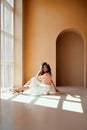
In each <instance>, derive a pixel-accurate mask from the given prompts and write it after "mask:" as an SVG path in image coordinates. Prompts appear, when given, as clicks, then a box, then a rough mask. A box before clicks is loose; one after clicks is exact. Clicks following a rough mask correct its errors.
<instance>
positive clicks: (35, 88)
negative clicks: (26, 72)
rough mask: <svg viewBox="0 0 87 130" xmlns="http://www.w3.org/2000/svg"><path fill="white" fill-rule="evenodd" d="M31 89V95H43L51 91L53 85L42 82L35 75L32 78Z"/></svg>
mask: <svg viewBox="0 0 87 130" xmlns="http://www.w3.org/2000/svg"><path fill="white" fill-rule="evenodd" d="M29 90H30V94H31V95H42V94H48V93H50V92H51V91H52V87H51V86H50V85H48V84H45V83H42V82H40V81H39V80H37V79H36V78H35V77H33V78H31V80H30V84H29ZM53 91H54V90H53Z"/></svg>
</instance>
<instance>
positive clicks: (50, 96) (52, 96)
mask: <svg viewBox="0 0 87 130" xmlns="http://www.w3.org/2000/svg"><path fill="white" fill-rule="evenodd" d="M41 97H43V98H50V99H60V98H61V96H54V95H44V96H41Z"/></svg>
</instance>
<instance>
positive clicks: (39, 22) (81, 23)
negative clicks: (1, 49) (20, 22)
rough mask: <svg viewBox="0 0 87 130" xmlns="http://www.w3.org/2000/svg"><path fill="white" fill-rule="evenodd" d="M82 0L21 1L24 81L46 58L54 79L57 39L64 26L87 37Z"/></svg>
mask: <svg viewBox="0 0 87 130" xmlns="http://www.w3.org/2000/svg"><path fill="white" fill-rule="evenodd" d="M86 14H87V4H86V1H85V0H24V81H25V82H26V81H27V80H28V79H29V78H31V77H32V76H34V75H35V74H36V72H37V71H38V68H39V66H40V64H41V63H42V62H43V61H47V62H48V63H49V64H50V65H51V68H52V73H53V79H54V80H55V81H56V38H57V36H58V35H59V33H60V32H61V31H63V30H64V29H67V28H74V29H77V30H79V31H80V32H82V33H83V34H84V36H85V37H86V38H87V26H86V24H87V17H86Z"/></svg>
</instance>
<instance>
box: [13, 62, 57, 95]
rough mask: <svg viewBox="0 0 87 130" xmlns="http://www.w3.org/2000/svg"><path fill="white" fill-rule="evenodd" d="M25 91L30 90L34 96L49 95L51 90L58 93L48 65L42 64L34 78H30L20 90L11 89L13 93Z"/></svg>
mask: <svg viewBox="0 0 87 130" xmlns="http://www.w3.org/2000/svg"><path fill="white" fill-rule="evenodd" d="M27 89H30V94H34V95H42V94H49V93H50V92H51V90H52V91H53V92H58V90H57V89H56V86H55V85H54V82H53V80H52V74H51V68H50V65H49V64H48V63H46V62H44V63H42V65H41V68H40V70H39V72H38V73H37V75H36V77H33V78H31V79H30V80H29V81H28V82H27V83H26V84H25V85H24V86H23V87H22V88H16V89H13V92H14V93H15V92H24V90H27Z"/></svg>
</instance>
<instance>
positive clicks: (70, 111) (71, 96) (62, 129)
mask: <svg viewBox="0 0 87 130" xmlns="http://www.w3.org/2000/svg"><path fill="white" fill-rule="evenodd" d="M59 90H60V91H61V92H60V93H58V94H56V95H47V96H29V95H28V93H24V94H12V93H11V92H9V91H8V92H7V93H3V94H2V100H1V101H0V130H87V88H83V87H59Z"/></svg>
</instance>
